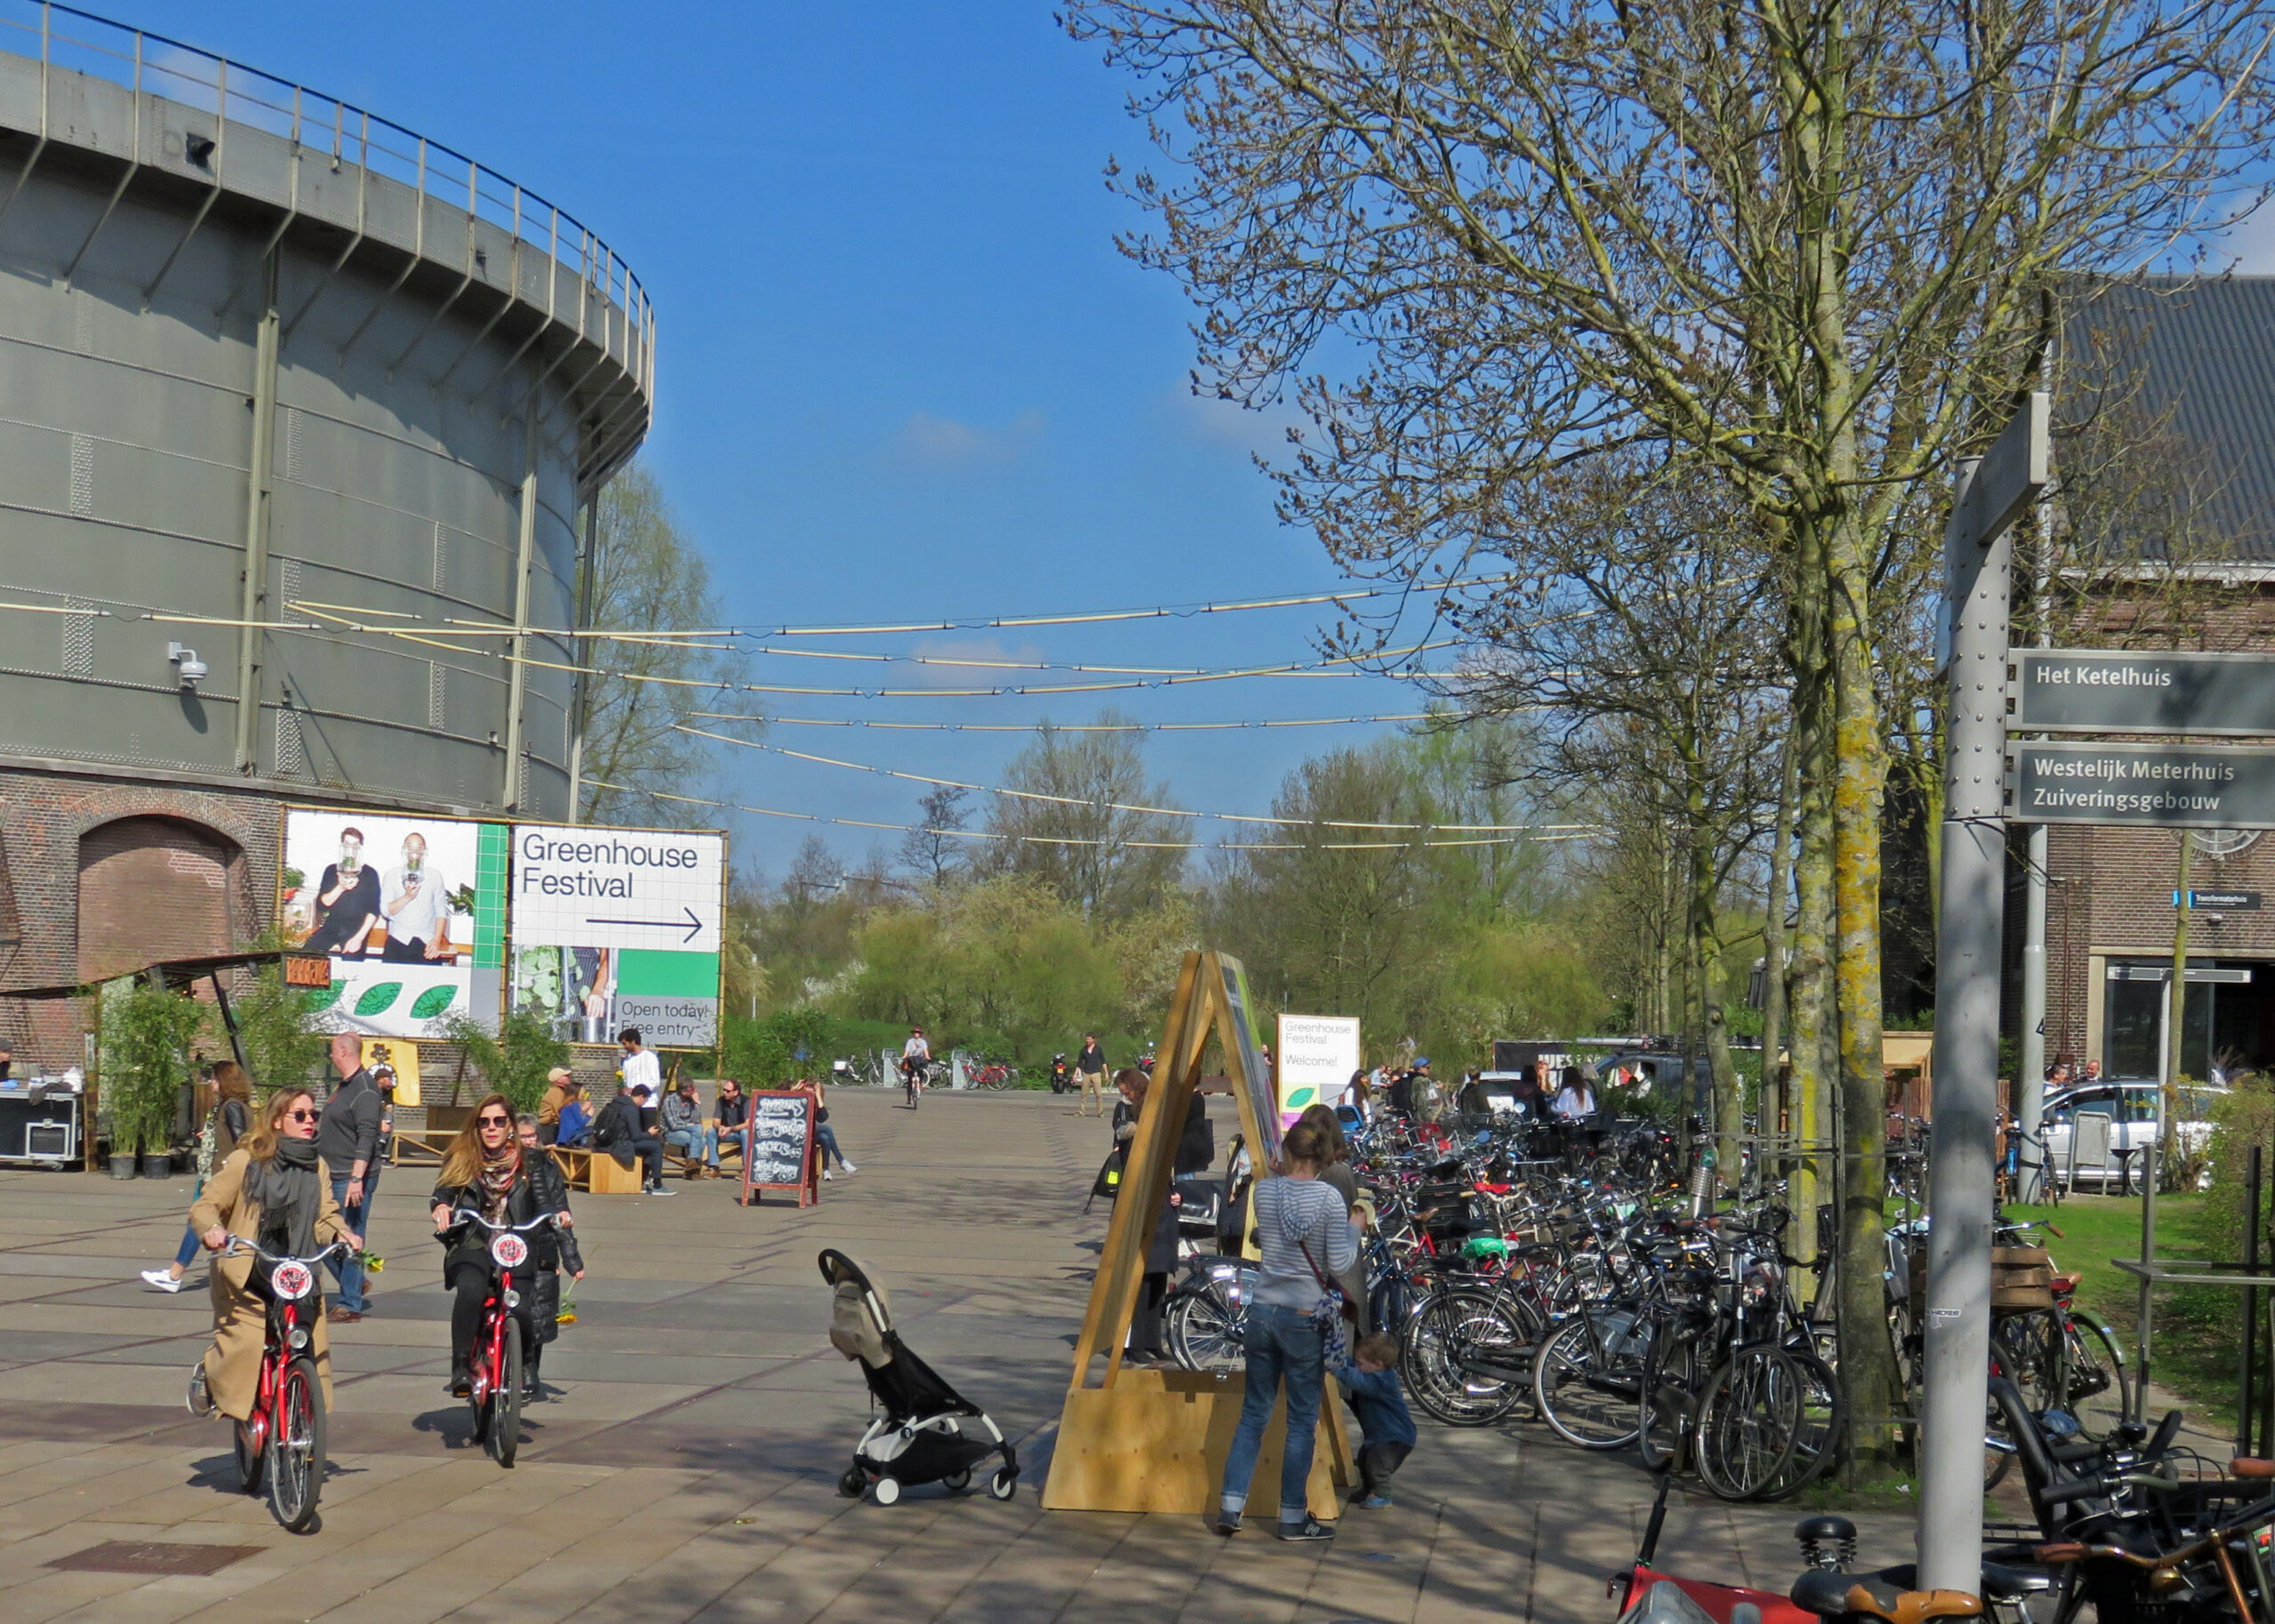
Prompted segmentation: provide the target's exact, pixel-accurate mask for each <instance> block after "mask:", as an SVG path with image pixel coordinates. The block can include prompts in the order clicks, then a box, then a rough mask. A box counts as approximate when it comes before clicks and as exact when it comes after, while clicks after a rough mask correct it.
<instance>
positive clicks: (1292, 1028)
mask: <svg viewBox="0 0 2275 1624" xmlns="http://www.w3.org/2000/svg"><path fill="white" fill-rule="evenodd" d="M1273 1059H1274V1060H1275V1061H1276V1062H1277V1063H1278V1064H1279V1070H1278V1071H1276V1072H1275V1073H1274V1074H1273V1080H1274V1081H1275V1082H1276V1083H1277V1084H1278V1085H1279V1088H1280V1127H1281V1132H1283V1133H1284V1132H1285V1131H1287V1129H1289V1128H1290V1127H1292V1126H1295V1121H1296V1118H1297V1117H1300V1116H1302V1115H1303V1114H1304V1111H1305V1109H1306V1108H1308V1107H1310V1106H1313V1105H1320V1104H1327V1105H1340V1104H1341V1103H1343V1097H1344V1095H1345V1091H1346V1090H1348V1089H1349V1087H1351V1074H1352V1073H1353V1071H1357V1070H1359V1017H1358V1016H1356V1015H1281V1017H1280V1043H1279V1047H1278V1048H1277V1049H1276V1050H1275V1051H1274V1052H1273Z"/></svg>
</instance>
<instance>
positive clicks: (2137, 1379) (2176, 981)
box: [2102, 829, 2196, 1421]
mask: <svg viewBox="0 0 2275 1624" xmlns="http://www.w3.org/2000/svg"><path fill="white" fill-rule="evenodd" d="M2195 851H2196V837H2195V836H2194V835H2192V834H2191V833H2189V832H2188V831H2187V830H2185V829H2183V830H2182V831H2180V860H2179V862H2178V863H2177V864H2175V866H2174V870H2173V918H2172V972H2171V974H2170V975H2169V976H2168V977H2167V979H2166V982H2165V1031H2164V1041H2163V1043H2162V1044H2161V1045H2160V1046H2159V1054H2158V1065H2157V1080H2158V1081H2159V1083H2160V1084H2161V1085H2162V1087H2159V1089H2158V1090H2157V1127H2156V1132H2155V1133H2154V1134H2151V1136H2150V1139H2149V1144H2148V1149H2147V1150H2143V1152H2142V1154H2141V1161H2142V1164H2143V1169H2142V1177H2141V1301H2140V1307H2139V1309H2138V1310H2137V1311H2136V1318H2135V1321H2134V1330H2135V1333H2136V1334H2137V1335H2138V1337H2139V1339H2140V1357H2139V1360H2138V1362H2137V1365H2136V1366H2135V1374H2134V1378H2133V1419H2134V1420H2135V1421H2138V1420H2140V1419H2141V1418H2142V1417H2143V1415H2146V1414H2147V1413H2149V1409H2148V1406H2149V1354H2150V1350H2151V1349H2152V1348H2153V1347H2154V1346H2155V1341H2156V1336H2155V1331H2156V1308H2157V1303H2156V1285H2155V1282H2154V1281H2152V1280H2151V1278H2149V1269H2150V1267H2151V1265H2152V1264H2153V1263H2154V1262H2156V1261H2157V1175H2158V1173H2159V1166H2158V1164H2159V1162H2160V1161H2162V1160H2163V1158H2162V1157H2161V1156H2159V1154H2158V1150H2159V1141H2160V1140H2161V1139H2162V1138H2163V1137H2164V1132H2165V1128H2166V1126H2167V1124H2168V1123H2170V1122H2171V1120H2172V1116H2173V1110H2174V1106H2175V1102H2176V1101H2177V1100H2178V1099H2179V1097H2180V1096H2179V1095H2178V1094H2177V1093H2176V1092H2175V1089H2176V1086H2177V1085H2178V1083H2179V1081H2180V1035H2181V1034H2180V1029H2181V1027H2182V1026H2183V1024H2184V1023H2186V1021H2187V1019H2188V915H2189V907H2188V866H2189V858H2190V857H2191V856H2193V855H2194V854H2195ZM2118 1165H2119V1166H2125V1165H2126V1163H2125V1162H2124V1160H2123V1159H2122V1158H2119V1163H2118ZM2102 1188H2103V1190H2107V1189H2108V1188H2109V1174H2108V1173H2107V1172H2106V1171H2104V1172H2103V1174H2102Z"/></svg>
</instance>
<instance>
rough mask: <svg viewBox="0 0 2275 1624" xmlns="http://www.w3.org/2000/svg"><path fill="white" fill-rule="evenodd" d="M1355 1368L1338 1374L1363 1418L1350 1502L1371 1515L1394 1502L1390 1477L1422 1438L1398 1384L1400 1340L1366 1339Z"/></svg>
mask: <svg viewBox="0 0 2275 1624" xmlns="http://www.w3.org/2000/svg"><path fill="white" fill-rule="evenodd" d="M1351 1356H1352V1357H1351V1363H1350V1364H1348V1365H1344V1366H1343V1367H1342V1368H1341V1369H1339V1370H1337V1372H1336V1373H1335V1379H1336V1380H1337V1381H1340V1382H1341V1383H1342V1384H1343V1395H1344V1397H1345V1400H1347V1401H1348V1402H1349V1404H1350V1405H1351V1408H1352V1411H1353V1413H1355V1414H1356V1415H1357V1416H1358V1418H1359V1429H1360V1431H1361V1436H1362V1441H1361V1444H1360V1445H1359V1486H1358V1487H1357V1488H1355V1489H1353V1491H1352V1492H1351V1502H1352V1503H1353V1505H1356V1506H1361V1507H1364V1508H1365V1509H1367V1510H1369V1511H1380V1510H1382V1509H1384V1508H1385V1507H1386V1506H1388V1505H1389V1504H1390V1503H1391V1498H1390V1496H1389V1495H1388V1494H1386V1493H1384V1491H1385V1489H1387V1488H1388V1487H1389V1486H1390V1479H1391V1474H1392V1473H1393V1472H1395V1471H1396V1470H1398V1469H1399V1467H1400V1466H1401V1464H1403V1463H1404V1461H1405V1460H1406V1457H1407V1456H1408V1455H1409V1454H1410V1453H1413V1450H1414V1445H1415V1441H1416V1439H1417V1437H1418V1436H1419V1435H1418V1434H1417V1433H1416V1431H1415V1429H1414V1417H1413V1416H1411V1415H1410V1414H1409V1413H1407V1409H1406V1394H1405V1392H1404V1390H1403V1389H1401V1388H1400V1386H1399V1384H1398V1338H1396V1337H1394V1336H1385V1335H1384V1334H1383V1333H1380V1332H1377V1333H1375V1334H1373V1335H1372V1336H1362V1337H1361V1338H1360V1339H1359V1341H1358V1342H1357V1344H1356V1345H1355V1346H1353V1349H1351Z"/></svg>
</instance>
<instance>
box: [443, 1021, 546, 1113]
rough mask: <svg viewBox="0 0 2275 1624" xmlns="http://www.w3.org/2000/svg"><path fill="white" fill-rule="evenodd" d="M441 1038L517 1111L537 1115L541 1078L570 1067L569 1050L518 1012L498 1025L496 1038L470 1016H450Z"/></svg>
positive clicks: (542, 1089) (540, 1023)
mask: <svg viewBox="0 0 2275 1624" xmlns="http://www.w3.org/2000/svg"><path fill="white" fill-rule="evenodd" d="M443 1036H444V1037H445V1038H447V1039H449V1040H450V1041H451V1042H452V1043H456V1044H459V1045H461V1046H463V1047H464V1048H465V1050H466V1057H467V1064H469V1065H471V1066H472V1067H473V1068H474V1069H475V1071H479V1072H480V1073H481V1074H482V1077H483V1081H485V1082H486V1083H488V1084H489V1085H490V1087H492V1088H494V1089H496V1090H497V1091H498V1092H499V1094H502V1095H505V1096H506V1098H507V1101H509V1102H510V1103H512V1105H513V1107H514V1109H515V1111H536V1110H537V1107H538V1102H539V1100H540V1099H542V1098H543V1097H544V1095H545V1074H546V1073H547V1072H548V1071H552V1070H553V1068H554V1067H555V1066H565V1065H567V1064H568V1063H569V1046H568V1045H567V1044H565V1043H563V1042H562V1041H561V1039H558V1038H556V1037H555V1036H554V1033H553V1023H552V1022H550V1021H549V1020H547V1018H546V1017H545V1016H543V1015H534V1014H530V1013H527V1012H525V1011H521V1010H516V1011H515V1012H514V1013H512V1014H510V1015H506V1016H503V1017H502V1018H501V1019H500V1020H499V1023H498V1030H497V1031H496V1032H495V1033H492V1032H491V1031H490V1030H489V1029H488V1028H487V1027H485V1026H483V1024H482V1023H480V1022H478V1021H475V1020H474V1019H472V1018H471V1017H469V1016H467V1015H453V1016H451V1018H450V1019H448V1020H447V1021H445V1022H444V1023H443Z"/></svg>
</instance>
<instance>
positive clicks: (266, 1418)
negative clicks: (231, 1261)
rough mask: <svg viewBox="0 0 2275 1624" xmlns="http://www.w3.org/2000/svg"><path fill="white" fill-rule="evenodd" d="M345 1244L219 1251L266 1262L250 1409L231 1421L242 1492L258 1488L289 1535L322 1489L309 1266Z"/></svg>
mask: <svg viewBox="0 0 2275 1624" xmlns="http://www.w3.org/2000/svg"><path fill="white" fill-rule="evenodd" d="M347 1249H348V1248H347V1242H345V1241H334V1242H333V1243H332V1244H331V1246H326V1247H325V1248H324V1249H323V1251H321V1252H319V1253H317V1254H315V1256H314V1257H273V1256H271V1255H270V1254H267V1253H266V1252H263V1251H262V1250H261V1249H260V1248H259V1246H255V1245H253V1244H252V1242H251V1241H249V1240H245V1239H243V1238H233V1239H232V1240H231V1241H230V1243H229V1245H228V1246H227V1247H226V1248H224V1249H223V1251H222V1253H221V1255H222V1256H224V1257H227V1256H228V1255H229V1254H230V1253H232V1252H250V1253H251V1254H252V1255H253V1257H254V1259H255V1260H256V1262H259V1263H266V1264H267V1265H268V1279H267V1288H266V1293H265V1294H266V1295H267V1299H268V1329H267V1341H266V1344H265V1345H264V1346H263V1348H262V1349H261V1355H260V1384H259V1389H257V1390H256V1393H255V1396H254V1398H253V1405H252V1413H251V1415H250V1416H248V1417H247V1418H246V1419H245V1420H243V1421H239V1422H238V1423H237V1424H236V1432H237V1437H236V1447H237V1481H238V1482H239V1483H241V1484H242V1485H243V1486H244V1492H245V1493H248V1494H258V1493H260V1492H261V1490H262V1488H263V1487H264V1486H266V1487H267V1491H268V1509H269V1510H270V1511H271V1512H272V1513H273V1514H274V1515H275V1518H276V1520H277V1521H278V1522H279V1523H282V1524H283V1525H284V1527H285V1528H286V1529H287V1530H288V1531H289V1532H292V1533H305V1532H307V1530H308V1529H309V1527H310V1526H311V1525H312V1524H314V1523H315V1520H316V1500H317V1497H318V1496H319V1495H321V1494H322V1493H323V1471H324V1432H325V1423H324V1408H323V1381H322V1380H321V1379H320V1378H319V1377H318V1375H317V1374H316V1360H315V1353H314V1352H313V1351H311V1350H310V1348H309V1345H308V1334H309V1333H308V1327H309V1326H310V1325H314V1324H315V1321H316V1318H317V1317H318V1316H320V1315H321V1314H322V1313H323V1293H322V1292H320V1291H318V1290H317V1288H316V1280H317V1275H316V1270H317V1269H318V1267H319V1266H320V1265H322V1264H323V1262H324V1261H325V1260H326V1259H327V1258H329V1257H331V1254H333V1253H335V1252H345V1251H347ZM362 1262H363V1267H364V1268H365V1269H367V1270H370V1271H371V1272H372V1273H374V1274H376V1273H378V1272H379V1270H381V1269H382V1268H384V1267H385V1266H386V1265H385V1263H384V1262H382V1261H381V1260H380V1259H379V1258H378V1257H375V1256H373V1255H372V1254H370V1253H365V1254H363V1255H362ZM256 1289H259V1287H256Z"/></svg>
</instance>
